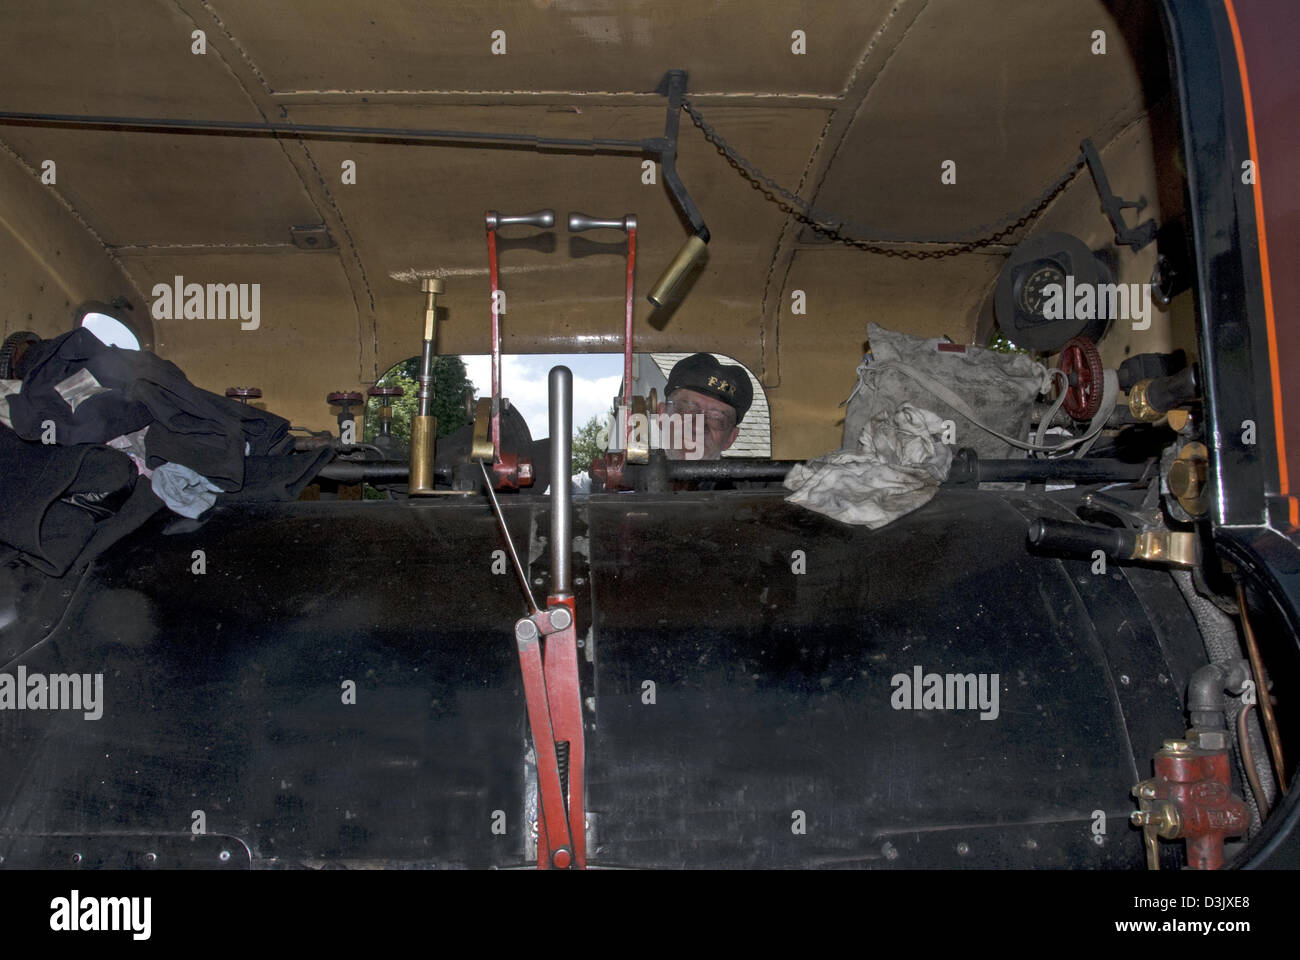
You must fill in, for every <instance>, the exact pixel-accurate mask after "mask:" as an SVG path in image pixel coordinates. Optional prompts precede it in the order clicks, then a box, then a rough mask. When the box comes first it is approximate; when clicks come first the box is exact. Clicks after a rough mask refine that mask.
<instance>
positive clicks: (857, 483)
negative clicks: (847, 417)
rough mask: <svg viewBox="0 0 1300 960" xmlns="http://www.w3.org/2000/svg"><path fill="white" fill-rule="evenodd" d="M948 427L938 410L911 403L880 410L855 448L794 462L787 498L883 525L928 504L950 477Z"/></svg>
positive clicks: (839, 517) (864, 522)
mask: <svg viewBox="0 0 1300 960" xmlns="http://www.w3.org/2000/svg"><path fill="white" fill-rule="evenodd" d="M943 431H944V421H943V420H942V419H940V417H939V416H938V415H937V414H934V413H931V412H930V411H929V410H925V409H922V408H921V407H917V406H914V405H912V404H910V403H903V404H900V405H899V406H898V407H896V408H895V409H894V410H893V411H892V412H890V411H882V412H879V413H877V414H876V415H875V416H873V417H872V418H871V420H870V421H869V422H868V423H867V424H866V425H865V426H864V427H863V428H862V432H861V433H860V434H859V436H858V442H857V449H856V450H854V451H849V450H841V451H839V452H837V453H832V454H830V455H828V456H825V457H819V458H818V459H816V460H809V461H808V463H807V464H795V465H794V466H793V467H792V468H791V469H790V472H789V473H788V474H787V475H786V478H785V485H786V487H787V488H788V489H790V490H792V491H793V493H791V494H790V495H789V496H788V497H786V498H785V499H786V502H787V503H797V504H799V505H801V506H804V507H807V508H808V509H809V510H815V511H816V512H817V513H821V514H825V515H826V516H828V517H833V518H834V519H836V520H842V521H843V522H845V523H853V524H858V525H861V526H865V527H869V528H871V529H872V530H875V529H876V528H878V527H883V526H884V525H885V524H887V523H889V522H890V521H891V520H896V519H897V518H899V517H901V516H903V515H904V514H906V513H911V512H912V511H913V510H915V509H917V508H918V507H922V506H924V505H925V504H927V503H929V502H930V500H931V499H932V498H933V497H934V495H935V493H937V492H938V490H939V485H940V484H941V483H943V481H944V480H946V479H947V478H948V470H949V468H950V467H951V466H952V449H951V448H950V447H948V445H947V444H945V443H943V442H942V436H943Z"/></svg>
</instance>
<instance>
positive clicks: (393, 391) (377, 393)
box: [366, 387, 402, 403]
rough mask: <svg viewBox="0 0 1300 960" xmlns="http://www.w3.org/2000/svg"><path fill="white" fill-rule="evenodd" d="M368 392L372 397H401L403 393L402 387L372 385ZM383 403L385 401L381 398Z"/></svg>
mask: <svg viewBox="0 0 1300 960" xmlns="http://www.w3.org/2000/svg"><path fill="white" fill-rule="evenodd" d="M366 393H368V394H370V396H372V397H380V398H383V397H400V396H401V395H402V388H401V387H371V388H370V389H369V390H367V391H366ZM380 402H381V403H383V402H384V401H383V400H382V399H381V400H380Z"/></svg>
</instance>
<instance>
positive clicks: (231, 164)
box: [0, 127, 320, 247]
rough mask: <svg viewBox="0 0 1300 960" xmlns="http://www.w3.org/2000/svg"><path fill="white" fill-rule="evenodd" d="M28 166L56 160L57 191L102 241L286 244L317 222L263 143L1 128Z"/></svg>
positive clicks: (277, 149)
mask: <svg viewBox="0 0 1300 960" xmlns="http://www.w3.org/2000/svg"><path fill="white" fill-rule="evenodd" d="M0 138H4V139H5V140H6V141H7V142H8V143H9V145H10V146H12V147H13V148H14V150H16V151H17V152H18V153H19V154H20V155H21V156H22V157H23V158H24V159H25V160H26V161H27V162H28V163H29V164H30V165H31V166H33V167H35V168H37V169H39V168H40V165H41V163H42V161H44V160H54V161H55V163H56V164H57V170H58V181H57V189H58V190H59V192H60V193H62V194H63V196H64V197H65V198H66V199H67V200H68V202H69V203H70V204H72V206H73V207H74V208H75V209H76V210H77V212H78V213H80V214H81V216H82V217H83V218H84V219H85V220H86V222H87V223H89V224H90V225H91V226H92V227H93V228H94V229H95V231H96V232H97V233H98V234H99V235H100V236H101V237H103V238H104V241H105V242H106V243H107V244H108V245H109V246H110V247H119V246H126V247H130V246H135V245H168V244H186V245H221V244H263V243H282V244H284V245H286V246H289V245H291V243H292V237H291V234H290V227H292V226H294V225H295V224H309V223H316V222H319V221H320V214H319V213H318V212H317V210H316V207H315V206H314V205H313V204H312V202H311V199H310V198H309V197H308V196H307V193H306V191H305V190H304V189H303V185H302V181H301V180H300V179H299V178H298V176H297V175H296V174H295V172H294V169H293V167H292V166H291V165H290V164H289V162H288V160H287V159H286V158H285V154H284V149H283V148H282V147H281V146H280V145H279V144H277V143H275V142H274V141H272V140H249V139H236V138H234V137H196V136H183V135H173V134H154V133H114V132H109V131H90V130H55V129H42V128H36V127H4V128H0Z"/></svg>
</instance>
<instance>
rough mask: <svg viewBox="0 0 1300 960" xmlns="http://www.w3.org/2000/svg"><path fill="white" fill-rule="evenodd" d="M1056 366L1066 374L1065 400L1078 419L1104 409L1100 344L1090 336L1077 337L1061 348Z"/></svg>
mask: <svg viewBox="0 0 1300 960" xmlns="http://www.w3.org/2000/svg"><path fill="white" fill-rule="evenodd" d="M1056 368H1057V369H1058V370H1060V371H1061V372H1062V373H1064V374H1065V379H1066V387H1065V401H1064V402H1063V403H1062V404H1061V406H1062V407H1064V408H1065V412H1066V413H1068V414H1069V415H1070V416H1071V417H1073V418H1074V419H1075V420H1079V421H1084V420H1091V419H1092V418H1093V417H1095V416H1096V415H1097V413H1098V412H1099V411H1100V410H1101V394H1102V389H1103V387H1104V386H1105V379H1104V378H1105V368H1104V367H1102V365H1101V354H1100V353H1098V352H1097V346H1096V344H1094V343H1093V342H1092V341H1091V340H1089V339H1088V338H1087V337H1075V338H1074V339H1073V340H1071V341H1069V342H1068V343H1066V345H1065V346H1064V347H1062V348H1061V356H1060V357H1059V358H1058V359H1057V361H1056Z"/></svg>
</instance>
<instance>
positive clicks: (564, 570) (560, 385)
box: [548, 367, 573, 598]
mask: <svg viewBox="0 0 1300 960" xmlns="http://www.w3.org/2000/svg"><path fill="white" fill-rule="evenodd" d="M548 386H549V393H550V408H551V409H550V413H551V584H552V588H551V594H552V596H555V597H559V598H564V597H568V596H570V594H571V593H572V590H573V586H572V583H571V582H570V577H571V568H570V554H571V552H572V543H571V540H572V534H573V487H572V481H571V480H570V475H571V474H572V472H573V468H572V461H573V373H572V372H571V371H570V370H569V368H568V367H552V368H551V375H550V377H549V380H548Z"/></svg>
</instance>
